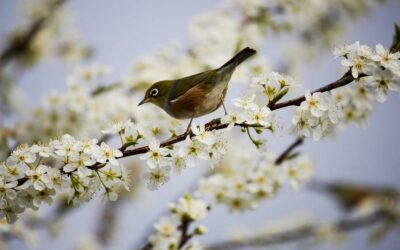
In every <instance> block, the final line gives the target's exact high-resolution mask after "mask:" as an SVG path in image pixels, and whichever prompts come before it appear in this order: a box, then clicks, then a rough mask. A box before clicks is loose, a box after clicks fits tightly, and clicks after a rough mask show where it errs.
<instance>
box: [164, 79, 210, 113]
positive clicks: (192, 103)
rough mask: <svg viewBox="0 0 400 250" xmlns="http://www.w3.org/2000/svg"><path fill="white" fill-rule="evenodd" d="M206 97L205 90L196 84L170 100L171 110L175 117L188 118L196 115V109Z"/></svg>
mask: <svg viewBox="0 0 400 250" xmlns="http://www.w3.org/2000/svg"><path fill="white" fill-rule="evenodd" d="M205 98H206V91H205V90H204V89H203V88H201V85H196V86H194V87H192V88H191V89H189V90H188V91H186V93H184V94H183V95H181V96H179V97H178V98H176V99H174V100H171V101H170V103H171V110H172V112H173V113H174V115H175V116H176V117H178V118H179V117H180V118H190V117H192V116H193V115H194V116H197V114H196V113H197V110H198V109H199V108H201V106H202V105H203V102H204V101H205Z"/></svg>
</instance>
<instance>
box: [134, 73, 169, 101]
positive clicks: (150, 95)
mask: <svg viewBox="0 0 400 250" xmlns="http://www.w3.org/2000/svg"><path fill="white" fill-rule="evenodd" d="M171 85H172V81H170V80H167V81H159V82H156V83H154V84H153V85H151V86H150V88H148V89H147V90H146V94H145V95H144V98H143V100H142V101H141V102H140V103H139V104H138V106H140V105H142V104H145V103H148V102H149V103H153V104H155V105H157V106H159V107H160V108H164V105H165V101H166V98H167V96H168V93H169V90H170V89H171Z"/></svg>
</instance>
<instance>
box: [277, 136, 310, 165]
mask: <svg viewBox="0 0 400 250" xmlns="http://www.w3.org/2000/svg"><path fill="white" fill-rule="evenodd" d="M303 142H304V138H298V139H297V140H296V141H294V142H293V143H292V144H291V145H290V146H289V147H288V148H287V149H286V150H285V151H283V153H282V154H281V155H279V156H278V158H276V160H275V165H277V166H279V165H281V164H282V163H283V162H284V161H285V160H286V159H287V158H288V156H289V155H290V153H292V151H293V150H294V149H295V148H297V147H298V146H300V145H301V144H303Z"/></svg>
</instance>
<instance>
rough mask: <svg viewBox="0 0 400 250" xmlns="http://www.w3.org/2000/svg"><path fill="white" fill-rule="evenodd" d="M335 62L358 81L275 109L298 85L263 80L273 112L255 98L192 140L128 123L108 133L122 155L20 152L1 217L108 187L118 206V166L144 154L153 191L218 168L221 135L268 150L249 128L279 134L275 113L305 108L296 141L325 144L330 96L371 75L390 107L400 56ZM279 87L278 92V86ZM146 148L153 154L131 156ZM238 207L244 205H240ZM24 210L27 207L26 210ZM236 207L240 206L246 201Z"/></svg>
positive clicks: (60, 143)
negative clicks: (199, 165)
mask: <svg viewBox="0 0 400 250" xmlns="http://www.w3.org/2000/svg"><path fill="white" fill-rule="evenodd" d="M336 54H337V55H338V56H343V57H344V59H343V61H342V64H344V65H345V66H348V67H349V68H350V70H349V72H351V74H350V73H347V74H346V75H345V76H344V77H342V78H341V79H339V80H338V81H336V82H334V83H331V84H329V85H327V86H326V87H323V88H320V89H319V92H310V91H306V94H305V96H304V97H302V98H300V99H299V98H296V99H294V100H295V101H288V102H286V103H287V104H284V105H281V106H276V105H279V102H278V101H279V100H280V99H281V98H282V97H283V96H284V95H285V94H286V93H287V92H288V90H289V88H290V87H291V86H292V83H291V82H292V80H291V79H290V78H287V77H284V76H282V75H280V74H278V73H273V74H271V75H270V76H268V77H267V78H258V79H256V86H255V88H258V86H261V89H263V90H264V93H265V95H266V96H267V98H268V99H269V103H270V104H269V105H270V108H268V105H267V106H260V105H258V104H256V103H255V102H254V98H255V96H254V95H253V96H250V97H245V98H242V99H235V100H233V101H234V105H235V108H234V109H232V110H231V111H230V112H229V114H228V115H227V116H226V117H223V118H222V119H221V120H220V121H211V122H210V123H207V124H205V125H201V126H197V125H195V124H193V125H192V127H191V130H190V131H189V132H185V133H182V134H179V135H173V136H172V137H171V138H170V139H167V140H166V141H164V142H162V143H160V142H159V141H158V140H157V139H156V138H154V137H153V136H152V135H151V134H149V131H148V130H146V128H143V127H140V126H138V125H136V124H135V123H133V122H131V121H128V122H122V123H117V124H115V125H114V126H113V127H112V128H110V129H109V130H106V131H104V132H105V133H106V134H118V135H119V136H120V139H121V143H122V147H121V148H120V150H119V149H113V148H112V147H110V146H109V145H107V144H106V143H104V142H102V143H101V144H100V145H99V143H98V141H97V140H86V141H80V140H77V139H75V138H74V137H72V136H69V135H65V136H63V137H62V139H60V140H53V141H51V142H50V144H49V146H46V145H34V146H32V147H28V146H27V145H21V146H20V147H19V148H18V149H17V150H15V151H14V152H13V153H12V154H11V156H10V157H9V158H8V159H7V161H6V162H4V163H3V165H2V168H1V171H2V178H3V179H2V185H3V187H4V188H3V190H4V191H3V196H2V197H3V200H2V201H3V203H2V204H0V206H1V208H2V209H1V210H0V211H1V212H2V213H3V216H4V217H7V218H8V220H9V222H12V221H14V220H15V219H16V217H15V214H17V213H20V212H22V211H24V209H25V208H26V207H32V208H36V207H37V206H38V205H39V204H40V203H41V202H42V201H43V200H46V201H47V202H51V199H52V196H54V194H55V190H56V189H58V190H59V191H62V190H63V189H67V190H69V192H70V197H71V199H73V200H82V199H83V200H86V199H88V198H90V197H91V196H92V194H93V191H94V190H96V189H97V188H98V187H102V188H103V190H104V191H105V193H106V195H107V196H108V197H109V198H110V199H112V200H114V199H116V198H117V194H116V192H115V191H114V190H115V188H116V187H117V186H118V185H120V184H121V183H125V182H126V174H125V169H124V168H123V167H121V166H120V165H119V162H118V160H117V159H120V158H124V157H128V156H132V155H137V154H143V156H141V159H143V160H146V161H147V163H148V165H149V169H150V171H149V172H148V174H147V179H148V181H149V187H151V188H158V187H159V185H161V184H163V183H165V182H166V181H168V180H169V174H168V173H169V171H170V168H171V166H172V167H173V168H174V170H175V171H176V172H178V173H179V172H180V171H181V170H182V169H183V168H184V167H186V166H194V165H195V163H196V162H197V161H198V160H199V159H204V160H211V161H212V162H214V164H215V163H216V162H218V160H219V159H220V158H221V157H222V155H224V153H225V144H226V143H225V140H226V139H225V131H226V130H225V131H221V132H218V133H217V131H218V130H222V129H229V128H232V127H233V126H239V127H242V128H243V129H244V130H245V131H246V132H247V134H248V136H249V138H250V139H251V141H252V142H253V143H254V144H255V145H256V146H259V145H260V144H261V143H260V142H259V141H257V140H255V139H254V138H253V136H252V135H251V133H250V128H251V129H254V130H255V131H256V132H257V133H261V132H262V131H263V130H265V129H268V130H270V131H274V130H275V125H274V121H273V119H274V118H273V117H274V116H273V114H272V113H271V109H272V110H277V109H280V108H283V107H288V106H291V105H300V107H298V108H297V109H296V114H295V116H294V117H293V119H292V123H293V125H292V128H291V131H292V133H293V134H295V135H296V136H297V137H299V138H302V137H311V136H312V137H313V138H314V139H319V138H321V137H322V136H325V135H326V134H328V133H329V132H330V131H332V129H333V128H334V125H335V124H337V123H338V122H339V120H340V119H341V113H340V107H339V104H338V103H336V101H335V100H334V98H333V96H332V95H331V94H329V93H327V92H324V91H330V90H333V89H335V88H339V87H342V86H343V85H346V84H348V83H349V82H351V81H352V80H354V79H360V77H361V76H363V75H364V74H368V76H365V77H363V78H362V80H363V79H367V80H366V82H365V83H364V85H366V86H362V87H363V88H364V89H365V88H367V86H371V87H369V88H370V90H369V91H368V90H365V92H366V93H370V94H369V95H371V96H373V93H375V94H376V98H377V100H378V101H384V100H385V99H384V97H385V96H386V95H387V92H388V90H389V89H391V90H399V85H400V81H399V79H398V78H399V76H398V73H399V72H398V71H399V68H400V67H399V60H398V59H399V58H400V53H399V52H397V53H394V54H393V53H390V52H388V51H387V50H385V49H384V48H383V47H382V46H381V45H377V46H376V51H373V50H372V49H371V48H369V47H368V46H365V45H362V46H360V45H359V44H358V43H356V44H353V45H350V46H346V47H344V48H342V49H341V50H340V51H336ZM272 80H273V81H275V83H277V84H278V86H279V87H277V88H276V87H274V86H273V85H271V81H272ZM358 82H361V80H358ZM367 91H368V92H367ZM298 100H300V101H301V100H303V101H302V102H299V101H298ZM271 103H272V105H271ZM293 103H294V104H293ZM143 140H145V141H146V142H147V143H148V146H141V147H134V148H131V147H132V146H135V145H137V144H139V143H140V142H141V141H143ZM182 141H185V145H184V146H183V147H176V146H175V145H176V144H177V143H178V142H182ZM50 159H53V160H56V161H58V162H61V163H62V164H61V165H60V166H59V167H58V168H51V167H49V166H48V165H46V164H43V162H44V161H47V160H50ZM280 161H281V160H279V161H278V163H279V162H280ZM115 168H117V169H115ZM264 191H265V190H264ZM267 193H268V192H267ZM20 199H23V200H22V201H20ZM15 201H16V202H15ZM233 201H234V202H237V200H236V199H234V200H233ZM21 203H22V204H24V206H22V207H21V206H20V204H21ZM236 205H239V206H241V205H242V201H241V202H240V203H238V204H236Z"/></svg>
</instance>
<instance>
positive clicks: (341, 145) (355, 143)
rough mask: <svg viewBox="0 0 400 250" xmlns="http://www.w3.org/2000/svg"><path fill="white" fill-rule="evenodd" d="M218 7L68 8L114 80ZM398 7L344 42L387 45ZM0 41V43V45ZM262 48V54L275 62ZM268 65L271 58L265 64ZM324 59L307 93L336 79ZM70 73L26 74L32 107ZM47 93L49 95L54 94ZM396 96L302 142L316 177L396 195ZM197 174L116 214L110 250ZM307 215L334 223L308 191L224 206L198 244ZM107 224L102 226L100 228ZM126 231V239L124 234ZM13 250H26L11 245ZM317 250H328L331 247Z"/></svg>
mask: <svg viewBox="0 0 400 250" xmlns="http://www.w3.org/2000/svg"><path fill="white" fill-rule="evenodd" d="M17 2H19V1H14V0H3V1H1V3H0V35H1V34H3V33H4V32H5V31H6V30H8V29H10V28H11V27H12V26H13V25H14V23H15V17H16V14H15V13H16V3H17ZM218 4H219V1H215V0H203V1H187V0H173V1H148V0H137V1H128V0H120V1H72V2H71V3H69V5H70V6H71V8H72V10H73V12H74V15H75V20H76V21H75V23H76V25H77V26H78V27H79V29H80V31H81V32H82V34H83V37H84V39H85V40H86V41H87V42H88V43H89V44H91V45H93V47H94V48H95V49H96V52H97V53H96V57H95V60H96V61H99V62H102V63H106V64H111V65H113V66H114V69H115V74H114V76H115V77H118V76H120V75H121V74H122V73H124V72H126V71H127V70H128V69H129V67H130V66H131V65H132V62H133V60H134V59H135V58H137V57H138V56H140V55H142V54H144V53H149V52H151V51H154V50H155V49H156V48H157V47H161V46H163V45H164V44H166V43H169V42H171V41H173V40H179V41H182V42H183V43H188V42H189V39H188V38H189V35H188V21H189V19H190V18H191V17H192V16H193V15H196V14H198V13H201V12H203V11H205V10H208V9H210V8H213V7H214V6H217V5H218ZM399 13H400V1H392V2H391V3H389V4H387V5H385V6H383V7H377V8H376V9H375V10H373V11H372V13H371V15H369V16H368V17H366V18H363V19H361V20H359V21H358V22H357V23H355V24H350V25H351V26H350V29H349V34H348V36H346V37H344V38H343V42H354V41H357V40H359V41H361V42H362V43H367V44H370V45H374V44H376V43H383V44H384V45H386V46H388V45H389V44H390V42H391V38H392V32H393V23H395V22H400V15H399ZM0 42H1V41H0ZM273 47H276V48H278V49H279V44H277V43H275V44H274V43H273V42H272V45H271V44H269V45H268V46H265V48H264V49H263V51H262V53H265V54H266V55H267V56H271V57H272V54H273V55H274V56H278V55H276V53H271V52H269V51H268V48H273ZM271 59H272V60H273V59H274V58H271ZM275 59H276V58H275ZM331 59H332V56H331V55H330V54H326V55H324V56H322V58H321V59H320V60H319V61H318V65H316V64H315V63H310V64H309V65H306V66H305V68H306V69H305V72H304V75H306V81H307V82H309V83H310V85H309V86H310V88H313V87H316V86H320V85H321V84H323V83H328V82H331V81H332V80H334V79H336V78H337V77H338V69H339V64H340V62H339V61H334V62H332V61H331ZM68 72H69V70H67V69H65V68H64V67H62V65H61V64H60V63H57V62H50V63H44V64H41V65H39V66H38V67H36V68H35V69H34V70H32V71H30V72H27V73H26V74H24V75H23V77H22V78H21V79H20V82H21V86H22V87H23V88H25V89H26V90H27V91H28V93H29V95H30V96H31V98H32V99H33V103H35V100H37V99H38V98H39V97H40V96H42V95H44V94H45V93H48V92H49V84H51V85H52V87H54V88H60V87H61V86H62V83H63V80H64V78H65V76H66V75H67V74H68ZM52 87H50V88H52ZM399 108H400V97H399V95H398V94H391V95H390V98H389V100H388V101H387V102H386V103H384V104H380V105H379V104H378V105H377V106H376V110H375V112H374V113H373V115H372V117H371V118H370V121H369V127H368V128H367V129H359V128H356V127H355V126H351V127H350V128H349V129H347V130H345V131H343V132H342V133H341V134H340V135H339V137H338V138H336V139H327V140H325V141H323V142H318V143H317V142H313V141H311V140H308V141H307V142H306V143H305V145H304V147H303V148H302V150H303V151H305V152H309V154H310V155H311V156H312V158H313V159H314V160H315V164H316V167H317V170H316V177H318V178H321V179H326V180H349V181H356V182H360V183H370V184H374V185H395V186H397V187H398V188H399V189H400V182H399V176H400V155H399V148H400V133H399V128H400V116H399V114H400V112H399ZM271 140H272V141H273V142H271V147H272V148H274V149H276V151H277V152H279V150H280V149H282V148H284V147H285V145H287V144H288V143H290V142H291V140H292V138H286V137H283V138H272V139H271ZM196 172H199V170H198V169H197V170H196V169H194V170H193V169H191V170H188V171H186V172H185V173H184V174H183V175H182V176H180V177H174V180H173V181H172V182H170V183H168V184H167V185H165V186H163V187H162V188H161V190H159V191H156V192H151V193H149V194H147V195H146V197H145V198H144V199H143V200H140V201H133V202H132V203H130V204H126V205H125V206H124V207H123V209H121V216H120V221H119V223H120V226H119V233H118V234H117V236H116V239H115V242H116V243H115V245H114V247H113V248H111V249H127V247H129V246H131V245H132V244H133V242H134V241H135V240H136V239H138V238H139V237H140V236H141V233H143V229H144V228H147V226H148V224H149V223H151V222H153V220H154V219H155V217H154V216H156V215H157V214H158V212H159V211H162V210H164V209H165V206H166V204H167V202H169V201H170V199H171V197H175V196H176V194H179V193H182V190H184V189H185V187H187V186H189V185H190V184H189V183H190V182H191V181H192V180H193V179H196V175H195V173H196ZM100 205H101V202H99V201H98V200H96V201H93V202H90V203H89V204H85V205H83V206H82V208H81V209H77V210H76V211H75V212H74V213H72V214H70V215H68V216H67V220H66V221H67V226H66V228H65V231H64V232H63V238H62V239H60V240H56V241H52V240H50V239H47V238H43V239H41V240H44V242H42V243H43V245H42V246H41V247H40V249H48V250H50V249H71V246H72V244H73V242H74V241H75V240H76V239H77V237H78V236H79V235H81V234H85V233H86V232H89V231H90V230H92V229H93V227H94V225H95V224H96V219H97V218H96V216H95V215H96V213H97V208H98V206H100ZM299 212H306V213H309V214H311V215H313V216H314V217H315V218H320V219H321V220H330V219H334V218H337V217H338V216H339V215H340V211H338V209H337V208H336V207H335V205H334V204H333V203H332V202H331V201H330V200H329V199H327V198H325V197H321V196H320V195H316V194H312V193H309V192H306V191H301V192H299V193H295V192H293V191H284V192H283V193H282V194H281V195H279V196H278V198H277V199H275V200H273V201H268V202H264V203H263V204H262V205H261V206H260V207H259V208H258V209H257V210H256V211H254V212H250V213H246V214H235V215H231V214H229V213H228V211H227V209H226V208H225V207H218V208H216V209H215V210H213V211H212V212H211V214H210V216H209V217H208V218H207V220H206V221H205V225H206V226H207V227H208V228H209V233H208V234H207V235H206V236H204V237H201V238H199V239H200V240H201V241H202V242H204V243H207V242H214V241H218V240H219V239H223V237H224V236H226V234H227V233H228V230H229V229H230V228H231V227H248V228H249V229H254V228H261V227H262V226H263V225H265V224H266V223H267V222H268V221H271V220H276V219H279V218H282V217H285V216H290V215H293V214H295V213H299ZM105 223H106V222H105ZM127 232H129V233H127ZM396 236H398V232H397V235H395V234H391V235H390V236H389V238H388V239H387V240H386V241H385V242H383V243H381V244H379V245H376V246H368V244H367V234H365V232H357V233H354V234H351V236H350V237H349V239H348V241H346V243H345V244H344V245H343V246H338V247H334V248H335V249H364V250H366V249H387V250H393V249H398V248H399V246H400V239H399V238H398V237H396ZM14 247H15V249H25V248H24V247H23V246H22V245H21V244H19V243H16V244H15V245H14ZM315 249H333V247H332V246H327V247H326V248H324V247H316V248H315Z"/></svg>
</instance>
